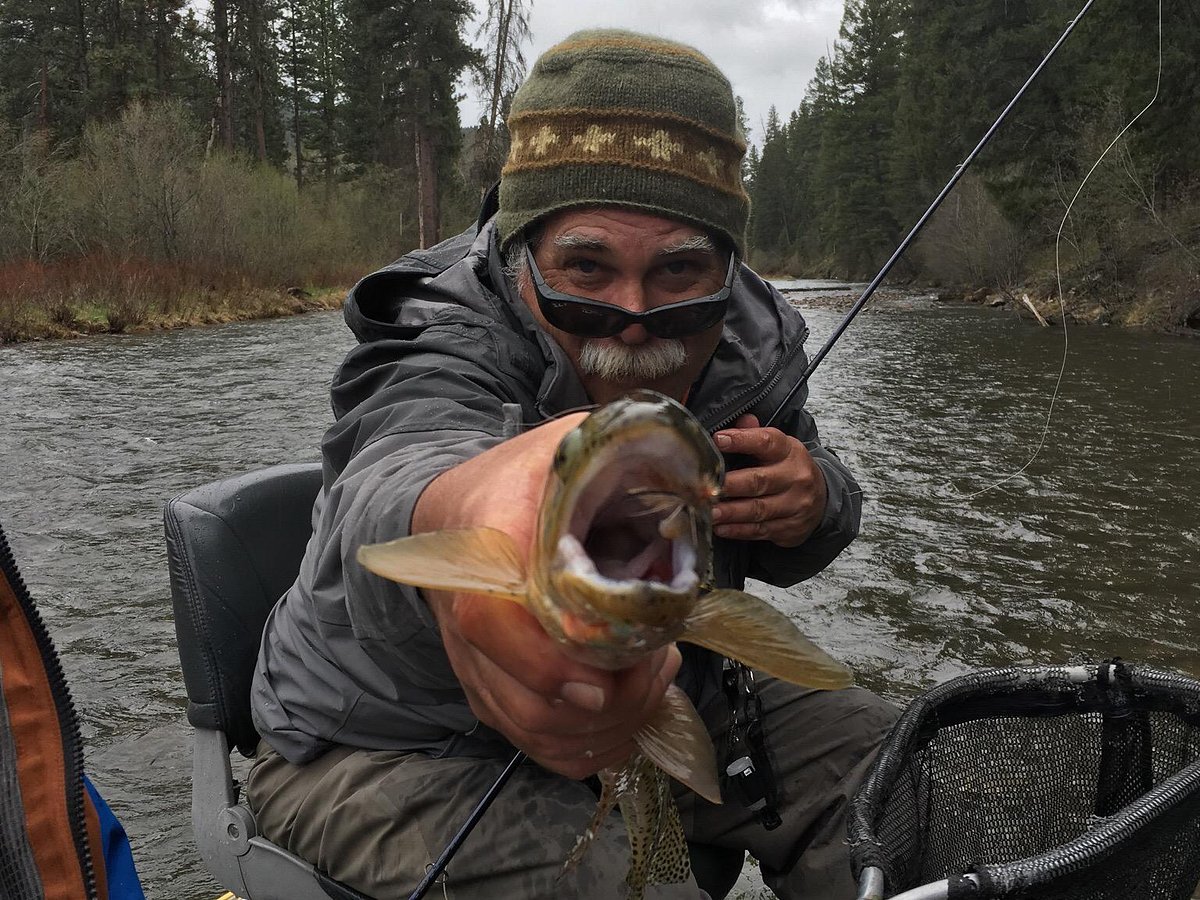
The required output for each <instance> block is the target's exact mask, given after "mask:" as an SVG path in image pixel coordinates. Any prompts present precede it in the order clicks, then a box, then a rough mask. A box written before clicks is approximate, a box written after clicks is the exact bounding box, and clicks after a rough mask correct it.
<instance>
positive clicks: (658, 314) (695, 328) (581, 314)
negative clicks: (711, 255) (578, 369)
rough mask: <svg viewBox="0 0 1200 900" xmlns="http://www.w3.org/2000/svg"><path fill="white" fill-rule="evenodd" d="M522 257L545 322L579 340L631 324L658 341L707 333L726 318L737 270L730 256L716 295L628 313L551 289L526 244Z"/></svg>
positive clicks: (611, 305) (732, 256) (595, 301)
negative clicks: (526, 263)
mask: <svg viewBox="0 0 1200 900" xmlns="http://www.w3.org/2000/svg"><path fill="white" fill-rule="evenodd" d="M525 258H526V259H528V260H529V271H530V273H531V274H532V275H533V290H534V293H535V294H537V300H538V308H539V309H540V310H541V311H542V315H543V316H544V317H545V319H546V321H547V322H549V323H550V324H551V325H553V326H554V327H555V328H557V329H559V330H560V331H565V332H567V333H568V334H573V335H575V336H576V337H582V338H606V337H612V336H613V335H616V334H620V333H621V332H622V331H624V330H625V329H626V328H628V327H629V326H630V325H641V326H642V327H643V328H645V329H646V330H647V331H648V332H650V333H651V334H652V335H654V336H655V337H659V338H683V337H690V336H691V335H693V334H699V333H700V332H702V331H706V330H707V329H709V328H711V327H712V326H714V325H716V324H717V323H718V322H720V321H721V319H723V318H724V317H725V310H726V309H727V308H728V306H729V295H730V293H731V292H732V291H733V276H734V273H735V272H736V271H737V258H736V256H735V255H734V254H730V256H729V271H728V272H727V273H726V274H725V284H724V286H723V287H722V288H721V289H720V290H719V291H717V292H716V293H715V294H709V295H708V296H707V297H697V298H695V299H694V300H682V301H680V302H679V303H668V304H667V305H666V306H658V307H655V308H654V309H648V310H646V311H645V312H630V311H629V310H627V309H622V308H621V307H620V306H616V305H614V304H612V303H602V302H601V301H599V300H589V299H587V298H586V297H576V296H575V295H574V294H564V293H562V292H561V291H556V290H554V288H552V287H550V286H549V285H547V284H546V279H544V278H543V277H542V273H541V271H540V270H539V269H538V266H537V262H536V261H535V260H534V258H533V250H531V249H530V247H529V245H528V244H526V245H525Z"/></svg>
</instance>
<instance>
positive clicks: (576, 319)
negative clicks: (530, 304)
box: [541, 300, 628, 338]
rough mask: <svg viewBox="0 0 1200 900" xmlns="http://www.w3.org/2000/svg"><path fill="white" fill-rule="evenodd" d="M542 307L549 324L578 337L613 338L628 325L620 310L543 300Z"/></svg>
mask: <svg viewBox="0 0 1200 900" xmlns="http://www.w3.org/2000/svg"><path fill="white" fill-rule="evenodd" d="M541 307H542V315H544V316H545V317H546V321H547V322H549V323H550V324H551V325H553V326H554V327H555V328H559V329H562V330H563V331H565V332H567V333H568V334H574V335H576V336H578V337H586V338H602V337H612V336H613V335H614V334H618V333H619V332H620V331H621V329H623V328H624V327H625V326H626V325H627V324H628V320H627V319H626V317H625V316H624V315H622V313H621V311H620V310H616V309H613V310H608V309H601V308H599V307H595V306H587V305H585V304H583V303H573V302H571V301H570V300H543V302H542V303H541Z"/></svg>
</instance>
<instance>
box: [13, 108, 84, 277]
mask: <svg viewBox="0 0 1200 900" xmlns="http://www.w3.org/2000/svg"><path fill="white" fill-rule="evenodd" d="M69 165H70V162H69V160H68V159H67V157H66V155H65V150H64V149H63V148H61V147H60V148H57V149H53V148H51V146H50V144H49V142H48V139H47V138H46V136H45V135H44V134H41V133H38V132H34V133H33V134H30V135H27V136H24V137H22V136H20V135H18V134H17V133H16V132H15V131H14V130H13V129H12V128H11V127H10V126H7V125H4V124H0V196H2V197H3V198H4V202H3V203H0V259H21V258H26V259H35V260H38V261H41V262H45V261H46V260H48V259H51V258H52V257H54V256H55V255H57V254H59V253H62V252H64V251H65V250H66V249H68V245H69V244H70V227H69V224H68V223H69V218H70V215H69V210H68V209H67V207H66V204H65V203H64V196H65V194H64V184H63V182H64V176H65V173H66V171H67V169H68V167H69Z"/></svg>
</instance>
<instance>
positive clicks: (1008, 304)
mask: <svg viewBox="0 0 1200 900" xmlns="http://www.w3.org/2000/svg"><path fill="white" fill-rule="evenodd" d="M769 280H771V281H774V282H776V283H777V286H779V288H780V290H781V291H782V292H783V294H784V295H785V296H787V297H788V298H789V299H791V300H792V302H793V303H795V304H796V305H798V306H806V307H809V308H817V309H835V310H847V309H849V308H850V307H851V306H852V305H853V304H854V302H855V301H856V300H857V299H858V298H859V296H860V295H861V293H862V291H863V290H864V289H865V288H866V284H865V283H862V284H841V285H838V286H833V285H830V286H829V287H824V286H821V287H815V288H814V287H803V288H791V287H787V286H785V285H787V284H789V283H795V284H804V283H805V282H803V281H796V280H795V279H793V278H792V276H785V275H780V276H774V277H772V278H771V279H769ZM914 298H925V299H930V300H937V301H941V302H946V303H969V304H973V305H976V306H986V307H990V308H992V309H1004V310H1008V311H1010V312H1012V313H1013V314H1014V315H1017V316H1019V317H1021V318H1024V319H1029V320H1030V321H1036V322H1038V323H1039V324H1041V325H1045V326H1047V327H1054V326H1056V325H1060V324H1061V323H1062V321H1063V319H1064V317H1065V318H1066V320H1067V323H1068V324H1069V325H1100V326H1115V327H1119V328H1128V329H1135V330H1142V331H1152V332H1157V333H1162V334H1177V335H1185V336H1191V337H1200V287H1198V288H1197V290H1196V291H1194V292H1192V293H1190V294H1189V293H1188V292H1186V291H1170V292H1166V291H1152V292H1150V293H1148V294H1146V295H1138V296H1134V295H1123V294H1121V293H1119V292H1114V293H1113V294H1112V295H1109V296H1105V297H1101V296H1097V295H1093V294H1092V293H1090V292H1086V291H1081V290H1078V289H1076V288H1067V289H1066V290H1065V291H1064V293H1063V295H1062V297H1061V298H1060V297H1059V294H1058V289H1057V286H1056V285H1055V284H1053V283H1048V284H1040V285H1031V286H1028V287H1020V288H1014V289H1012V290H1000V289H997V288H963V287H955V288H945V287H922V286H919V285H905V284H898V285H888V286H884V287H880V288H879V289H878V290H876V291H875V293H874V295H873V296H872V297H871V300H870V304H871V305H874V304H884V303H894V302H903V301H905V300H911V299H914Z"/></svg>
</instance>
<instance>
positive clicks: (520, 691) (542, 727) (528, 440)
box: [412, 415, 680, 778]
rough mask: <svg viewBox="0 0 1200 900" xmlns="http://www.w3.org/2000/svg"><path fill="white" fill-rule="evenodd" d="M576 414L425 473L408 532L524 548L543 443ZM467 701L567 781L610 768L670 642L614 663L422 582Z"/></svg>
mask: <svg viewBox="0 0 1200 900" xmlns="http://www.w3.org/2000/svg"><path fill="white" fill-rule="evenodd" d="M583 418H584V417H583V415H575V416H568V417H566V418H562V419H556V420H554V421H553V422H549V423H547V424H545V425H542V426H539V427H538V428H535V429H533V430H531V431H528V432H526V433H524V434H522V435H519V436H518V437H515V438H513V439H511V440H508V441H505V442H504V443H502V444H498V445H496V446H495V447H493V448H492V449H490V450H488V451H486V452H484V453H481V454H480V455H479V456H477V457H475V458H473V459H470V460H468V461H466V462H464V463H462V464H460V465H458V466H456V467H454V468H453V469H450V470H449V471H447V472H444V473H442V474H441V475H439V476H438V477H437V478H435V479H434V480H433V481H432V482H431V483H430V484H429V486H428V487H427V488H426V490H425V491H424V492H423V493H422V495H421V498H420V500H418V502H417V507H416V509H415V510H414V513H413V527H412V531H413V533H414V534H416V533H419V532H422V531H434V530H438V529H443V528H469V527H474V526H481V525H486V526H489V527H492V528H497V529H499V530H501V531H503V532H505V533H507V534H508V535H510V536H511V537H512V538H513V541H514V543H515V544H516V546H517V548H518V551H519V552H520V553H521V554H522V556H525V557H527V555H528V553H529V550H530V547H531V544H532V539H533V532H534V528H535V523H536V518H537V509H538V505H539V504H540V502H541V497H542V490H543V486H544V484H545V481H546V477H547V475H548V474H549V471H550V464H551V460H552V459H553V456H554V451H555V449H556V448H557V447H558V444H559V441H561V439H562V437H563V435H565V434H566V433H567V432H568V431H570V430H571V428H574V427H575V426H576V425H578V424H579V422H580V421H581V420H582V419H583ZM424 595H425V597H426V599H427V600H428V602H429V605H430V608H431V609H432V610H433V612H434V615H435V616H436V617H437V620H438V624H439V626H440V628H441V632H442V641H443V643H444V645H445V647H446V653H447V655H448V656H449V658H450V664H451V665H452V666H453V667H454V672H455V674H456V675H457V676H458V679H459V681H460V682H461V683H462V686H463V690H464V691H465V692H466V695H467V700H468V702H469V703H470V705H471V710H472V712H474V714H475V715H476V716H477V717H478V718H479V720H480V721H481V722H483V723H484V724H486V725H489V726H491V727H492V728H494V729H496V730H497V731H499V732H500V733H501V734H503V735H504V736H505V737H507V738H508V739H509V741H511V742H512V743H513V745H514V746H516V747H518V748H520V749H521V750H524V751H525V752H526V753H527V754H529V756H530V757H531V758H532V759H534V760H536V761H537V762H538V763H540V764H541V765H542V766H544V767H545V768H547V769H550V770H551V771H553V772H558V773H559V774H561V775H565V776H567V777H568V778H584V777H586V776H588V775H591V774H593V773H595V772H597V771H599V770H600V769H602V768H605V767H607V766H613V765H617V764H619V763H621V762H623V761H624V760H625V759H627V758H628V757H629V755H630V754H631V753H632V752H633V751H634V750H635V749H636V747H635V745H634V743H633V737H632V736H633V733H634V732H635V731H636V730H637V729H638V728H639V727H641V725H642V724H643V723H644V722H646V721H647V720H648V719H649V718H650V717H651V716H652V715H653V714H654V713H655V711H656V710H657V709H658V707H659V706H660V705H661V703H662V698H663V694H664V693H665V692H666V690H667V688H668V687H669V686H670V684H671V682H672V680H673V679H674V677H675V673H676V672H677V671H678V670H679V664H680V656H679V651H678V650H677V649H676V648H675V646H674V645H671V646H668V647H664V648H661V649H660V650H658V651H656V652H654V653H652V654H650V655H649V656H647V657H646V658H645V659H643V660H641V661H640V662H639V663H637V664H636V665H634V666H631V667H630V668H628V669H624V670H622V671H619V672H611V671H606V670H604V669H597V668H594V667H592V666H588V665H585V664H583V663H580V662H577V661H575V660H573V659H571V658H569V657H568V656H566V655H565V654H564V653H563V650H562V648H561V647H560V646H559V645H558V644H557V643H556V642H555V641H554V640H553V639H552V638H550V637H549V636H548V635H547V634H546V632H545V631H543V630H542V627H541V626H540V625H539V624H538V622H537V620H536V619H535V618H534V617H533V615H532V614H530V613H529V612H527V611H526V610H525V609H524V608H523V607H521V606H520V605H518V604H517V603H514V602H512V601H510V600H504V599H499V598H495V597H485V596H479V595H472V594H466V593H451V592H445V591H424Z"/></svg>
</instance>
